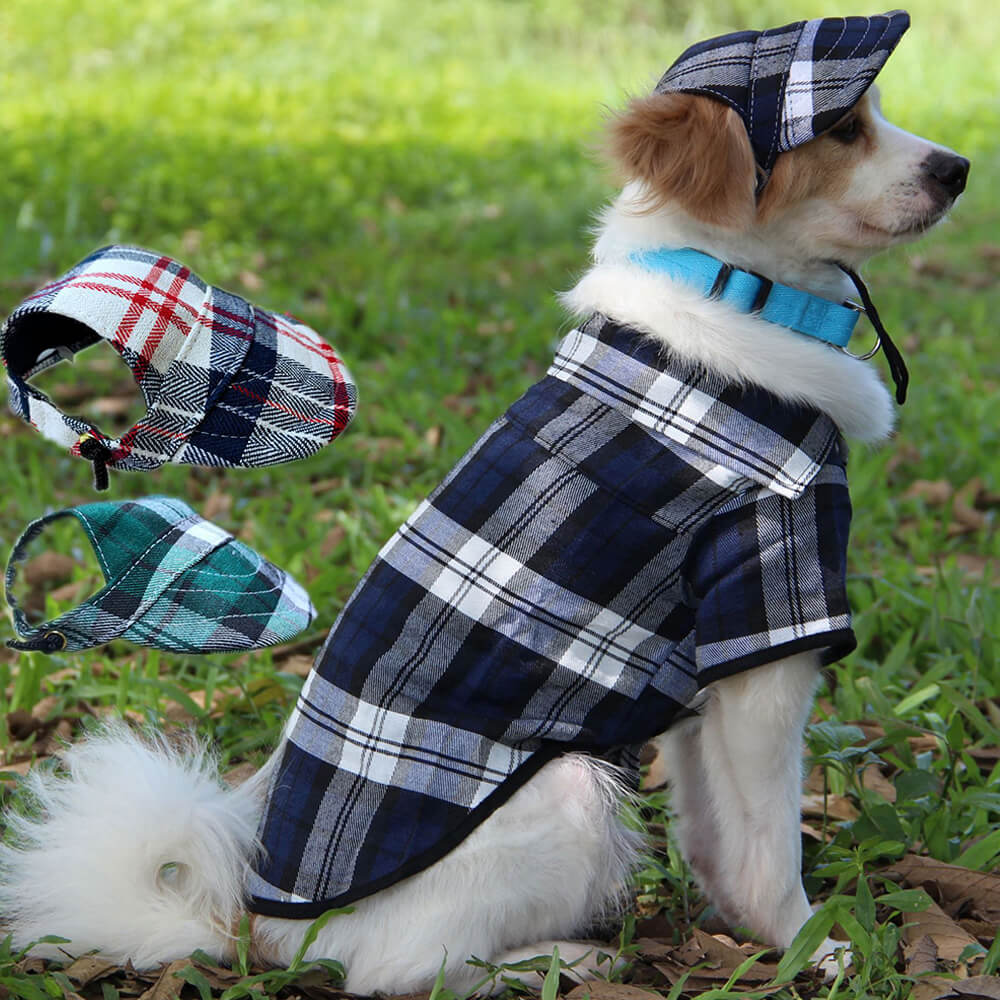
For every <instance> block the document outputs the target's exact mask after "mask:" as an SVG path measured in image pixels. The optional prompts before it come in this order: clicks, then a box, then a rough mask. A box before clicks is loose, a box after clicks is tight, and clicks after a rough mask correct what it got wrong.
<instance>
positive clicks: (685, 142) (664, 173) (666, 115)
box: [608, 93, 756, 229]
mask: <svg viewBox="0 0 1000 1000" xmlns="http://www.w3.org/2000/svg"><path fill="white" fill-rule="evenodd" d="M608 151H609V153H610V155H611V158H612V159H613V160H614V162H615V163H616V164H617V165H618V166H619V167H620V168H621V169H622V170H623V171H624V173H625V175H626V177H627V178H628V179H630V180H639V181H642V182H643V183H644V184H645V187H646V190H647V192H648V204H649V208H650V210H652V209H655V208H658V207H662V206H664V205H667V204H676V205H678V206H679V207H680V208H682V209H684V210H685V211H686V212H688V213H689V214H690V215H692V216H694V218H696V219H699V220H700V221H702V222H709V223H712V224H713V225H717V226H725V227H726V228H729V229H745V228H746V227H747V226H749V225H750V223H751V222H752V220H753V216H754V188H755V182H756V168H755V165H754V158H753V151H752V149H751V148H750V139H749V137H748V136H747V133H746V129H745V128H744V126H743V123H742V122H741V121H740V118H739V116H738V115H737V114H736V112H735V111H733V110H732V109H731V108H729V107H727V106H726V105H725V104H722V103H720V102H719V101H714V100H712V99H710V98H708V97H701V96H699V95H698V94H679V93H667V94H652V95H650V96H649V97H641V98H636V99H634V100H633V101H631V102H630V103H629V105H628V106H627V107H626V108H625V110H624V111H622V112H620V113H619V114H618V115H616V116H615V117H614V118H613V119H612V121H611V124H610V129H609V141H608Z"/></svg>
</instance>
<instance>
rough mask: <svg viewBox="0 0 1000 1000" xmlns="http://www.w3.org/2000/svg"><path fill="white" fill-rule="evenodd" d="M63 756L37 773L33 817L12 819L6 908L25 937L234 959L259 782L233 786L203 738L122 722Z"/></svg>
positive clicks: (73, 947) (143, 960)
mask: <svg viewBox="0 0 1000 1000" xmlns="http://www.w3.org/2000/svg"><path fill="white" fill-rule="evenodd" d="M63 764H64V767H63V769H62V770H61V771H56V770H49V769H45V768H41V769H36V770H33V771H32V772H31V773H30V774H29V775H28V777H27V779H26V791H27V792H28V797H29V804H30V813H29V814H27V815H20V814H18V813H16V812H14V811H9V812H8V814H7V815H6V817H5V819H6V823H7V827H8V834H7V844H5V845H3V846H2V847H0V914H2V915H3V916H2V921H3V924H4V929H5V932H10V933H12V934H13V936H14V943H15V945H17V946H18V947H24V946H26V945H28V944H29V943H30V942H32V941H35V940H37V939H38V938H40V937H42V936H44V935H52V934H55V935H59V936H60V937H63V938H68V939H69V940H70V942H71V943H70V944H66V945H60V946H53V945H48V946H41V947H39V948H37V949H35V951H36V953H39V954H58V953H62V954H63V955H65V953H67V952H68V953H70V954H74V955H75V954H81V953H84V952H87V951H91V950H95V949H96V950H98V951H100V952H101V954H103V955H105V956H107V957H108V958H109V959H111V960H112V961H117V962H122V963H124V962H125V961H127V960H131V961H132V963H133V964H134V965H135V966H136V967H137V968H148V967H150V966H155V965H158V964H159V963H160V962H163V961H168V960H171V959H175V958H180V957H183V956H184V955H189V954H190V953H191V952H192V951H193V950H194V949H196V948H202V949H204V950H205V951H207V952H209V953H210V954H213V955H216V956H219V957H227V956H231V955H232V953H233V942H234V934H235V933H236V932H237V929H238V922H239V915H240V912H241V900H242V886H243V879H244V874H245V868H246V864H247V861H248V860H249V858H250V856H251V853H252V851H253V849H254V833H255V830H256V826H257V818H258V813H259V808H260V806H259V797H260V796H259V789H260V784H261V782H260V781H259V780H257V779H252V780H251V781H250V782H248V783H247V784H245V785H243V786H242V787H240V788H238V789H228V788H225V787H224V786H223V785H222V783H221V782H220V780H219V777H218V773H217V768H216V766H215V761H214V760H213V758H212V757H211V755H210V754H209V753H208V752H207V751H206V750H205V748H204V747H203V746H201V745H199V744H197V743H195V742H194V741H193V740H191V741H189V742H188V743H187V745H186V746H182V747H181V748H179V749H178V748H174V747H172V746H170V745H168V744H167V742H166V741H165V740H164V739H163V738H162V737H160V736H157V735H155V734H145V735H143V736H139V735H137V734H136V733H134V732H132V731H131V730H130V729H129V728H128V727H127V726H126V725H124V724H123V723H113V724H111V725H108V726H106V727H104V728H103V729H102V730H101V731H100V732H98V733H97V734H96V735H94V736H91V737H89V738H88V739H86V740H84V741H83V742H81V743H79V744H77V745H75V746H73V747H70V748H69V749H68V750H67V751H66V752H65V754H64V755H63Z"/></svg>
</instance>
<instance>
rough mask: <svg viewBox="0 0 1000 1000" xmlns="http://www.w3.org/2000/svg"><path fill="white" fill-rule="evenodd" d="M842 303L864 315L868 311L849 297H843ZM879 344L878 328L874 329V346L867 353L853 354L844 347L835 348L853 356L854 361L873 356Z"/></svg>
mask: <svg viewBox="0 0 1000 1000" xmlns="http://www.w3.org/2000/svg"><path fill="white" fill-rule="evenodd" d="M844 305H845V306H847V308H848V309H853V310H854V311H855V312H859V313H864V314H865V315H866V316H867V315H868V313H867V312H866V311H865V307H864V306H860V305H858V303H857V302H852V301H851V300H850V299H845V300H844ZM881 346H882V337H881V336H880V334H879V332H878V330H876V331H875V346H874V347H873V348H872V349H871V350H870V351H869V352H868V353H867V354H853V353H851V351H849V350H848V349H847V348H846V347H838V348H837V350H839V351H840V352H841V354H846V355H847V356H848V357H849V358H854V359H855V360H856V361H868V360H869V359H871V358H874V357H875V355H876V354H878V352H879V348H880V347H881Z"/></svg>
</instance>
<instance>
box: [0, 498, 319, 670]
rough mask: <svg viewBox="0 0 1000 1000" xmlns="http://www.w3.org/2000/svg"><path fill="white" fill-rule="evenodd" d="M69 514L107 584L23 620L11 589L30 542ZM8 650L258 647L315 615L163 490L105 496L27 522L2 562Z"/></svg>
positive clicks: (272, 571) (296, 589)
mask: <svg viewBox="0 0 1000 1000" xmlns="http://www.w3.org/2000/svg"><path fill="white" fill-rule="evenodd" d="M70 516H72V517H75V518H76V519H77V520H78V521H79V522H80V523H81V524H82V525H83V528H84V531H85V532H86V533H87V537H88V538H89V539H90V542H91V544H92V545H93V547H94V551H95V552H96V553H97V557H98V560H99V562H100V564H101V571H102V572H103V574H104V579H105V581H106V586H105V587H104V588H103V589H102V590H100V591H99V592H98V593H96V594H94V595H93V596H92V597H89V598H88V599H87V600H86V601H84V602H83V603H82V604H81V605H80V606H79V607H76V608H74V609H73V610H72V611H67V612H66V613H65V614H64V615H61V616H60V617H58V618H56V619H54V620H52V621H50V622H44V623H43V624H41V625H30V624H29V623H28V620H27V618H26V617H25V615H24V612H23V611H22V610H21V609H20V608H19V607H18V606H17V602H16V601H15V600H14V597H13V595H12V593H11V590H12V587H13V585H14V577H15V569H16V565H17V563H19V562H23V560H24V558H25V554H26V550H27V547H28V545H29V544H30V543H31V542H32V541H33V540H34V539H35V538H37V537H38V536H39V535H40V534H41V533H42V529H43V528H44V527H45V526H46V525H47V524H49V523H51V522H52V521H55V520H57V519H59V518H63V517H70ZM5 582H6V593H7V603H8V604H9V605H10V608H11V611H12V613H13V618H14V627H15V629H16V630H17V633H18V635H19V636H20V637H21V639H20V641H18V640H9V641H8V642H7V645H8V646H11V647H13V648H14V649H27V650H41V651H42V652H44V653H55V652H58V651H59V650H63V649H66V650H80V649H89V648H90V647H92V646H100V645H101V644H102V643H105V642H110V641H111V640H112V639H117V638H124V639H130V640H131V641H132V642H137V643H140V644H142V645H144V646H156V647H158V648H160V649H167V650H171V651H173V652H178V653H213V652H230V651H233V650H241V649H257V648H260V647H262V646H271V645H274V643H276V642H283V641H285V640H287V639H290V638H291V637H292V636H294V635H297V634H298V633H299V632H301V631H302V629H304V628H305V627H306V626H307V625H308V624H309V623H310V622H311V621H312V620H313V618H315V617H316V609H315V608H314V607H313V605H312V602H311V601H310V600H309V595H308V594H307V593H306V592H305V590H304V589H303V588H302V587H301V586H299V584H298V583H296V582H295V581H294V580H293V579H292V578H291V577H290V576H289V575H288V574H287V573H285V572H284V571H283V570H280V569H278V568H277V567H276V566H274V565H273V564H272V563H269V562H268V561H267V560H266V559H264V558H263V557H261V556H260V555H258V554H257V553H256V552H255V551H254V550H253V549H251V548H249V547H247V546H246V545H244V544H243V543H242V542H238V541H236V539H235V538H233V536H232V535H230V534H228V533H227V532H225V531H223V530H222V529H221V528H220V527H218V526H217V525H215V524H212V523H211V522H210V521H206V520H205V519H204V518H202V517H199V516H198V515H197V514H196V513H195V512H194V511H193V510H192V509H191V508H190V507H189V506H188V505H187V504H186V503H184V502H183V501H181V500H174V499H171V498H170V497H146V498H145V499H142V500H123V501H106V502H101V503H91V504H84V505H82V506H80V507H70V508H68V509H66V510H60V511H56V512H55V513H54V514H49V515H47V516H46V517H42V518H39V519H38V520H37V521H33V522H32V523H31V524H29V525H28V527H27V528H26V529H25V531H24V533H23V534H22V535H21V537H20V538H19V539H18V540H17V542H16V543H15V545H14V550H13V551H12V552H11V556H10V561H9V562H8V564H7V577H6V581H5Z"/></svg>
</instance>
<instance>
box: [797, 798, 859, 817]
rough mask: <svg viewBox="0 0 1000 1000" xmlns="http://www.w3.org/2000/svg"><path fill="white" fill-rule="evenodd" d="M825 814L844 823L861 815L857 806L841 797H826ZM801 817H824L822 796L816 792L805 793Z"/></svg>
mask: <svg viewBox="0 0 1000 1000" xmlns="http://www.w3.org/2000/svg"><path fill="white" fill-rule="evenodd" d="M825 810H826V812H825V814H826V815H827V816H828V817H830V818H831V819H839V820H844V821H849V820H855V819H857V818H858V816H860V815H861V814H860V813H859V812H858V808H857V806H855V804H854V803H853V802H852V801H851V800H850V799H848V798H845V797H844V796H843V795H833V794H830V795H827V796H826V802H825ZM802 815H803V816H812V817H815V818H817V819H821V818H822V817H823V815H824V801H823V795H822V794H821V793H817V792H806V793H805V794H804V795H803V796H802Z"/></svg>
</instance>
